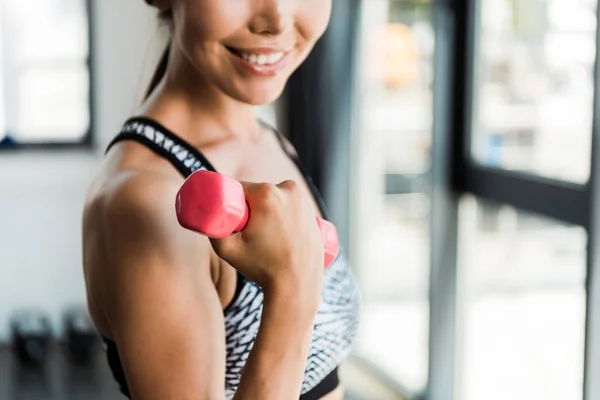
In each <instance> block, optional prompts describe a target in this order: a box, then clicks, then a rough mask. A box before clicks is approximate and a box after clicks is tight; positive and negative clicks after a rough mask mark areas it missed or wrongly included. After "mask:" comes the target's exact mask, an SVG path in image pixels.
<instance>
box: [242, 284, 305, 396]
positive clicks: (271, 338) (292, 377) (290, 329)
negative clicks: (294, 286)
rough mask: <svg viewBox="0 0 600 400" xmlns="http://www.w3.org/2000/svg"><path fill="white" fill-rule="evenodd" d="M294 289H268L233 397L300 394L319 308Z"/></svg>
mask: <svg viewBox="0 0 600 400" xmlns="http://www.w3.org/2000/svg"><path fill="white" fill-rule="evenodd" d="M292 293H293V291H292V292H290V291H287V292H283V291H281V292H279V293H272V294H270V295H269V294H267V293H265V300H264V305H263V314H262V318H261V324H260V329H259V331H258V334H257V337H256V340H255V342H254V346H253V348H252V351H251V352H250V355H249V357H248V360H247V362H246V366H245V368H244V371H243V374H242V378H241V381H240V384H239V386H238V390H237V392H236V395H235V396H234V400H242V399H243V400H253V399H260V400H263V399H264V400H270V399H277V400H280V399H294V398H296V399H297V398H298V397H299V396H300V390H301V385H302V378H303V376H304V369H305V366H306V359H307V357H308V351H309V348H310V341H311V336H312V328H313V320H314V314H315V311H316V309H312V308H311V307H307V305H306V303H305V302H304V303H303V299H302V297H301V296H300V295H294V294H292Z"/></svg>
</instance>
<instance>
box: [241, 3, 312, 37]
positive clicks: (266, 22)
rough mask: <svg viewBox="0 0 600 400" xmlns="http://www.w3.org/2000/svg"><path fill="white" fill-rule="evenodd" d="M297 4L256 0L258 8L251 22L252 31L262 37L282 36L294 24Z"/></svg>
mask: <svg viewBox="0 0 600 400" xmlns="http://www.w3.org/2000/svg"><path fill="white" fill-rule="evenodd" d="M300 1H302V0H300ZM296 2H297V0H256V4H257V8H256V13H255V14H254V17H253V18H252V20H251V22H250V30H251V31H252V33H256V34H261V35H280V34H282V33H283V32H285V31H286V30H288V29H289V28H290V27H291V26H292V25H293V23H294V22H293V21H294V12H295V7H296V6H295V4H296Z"/></svg>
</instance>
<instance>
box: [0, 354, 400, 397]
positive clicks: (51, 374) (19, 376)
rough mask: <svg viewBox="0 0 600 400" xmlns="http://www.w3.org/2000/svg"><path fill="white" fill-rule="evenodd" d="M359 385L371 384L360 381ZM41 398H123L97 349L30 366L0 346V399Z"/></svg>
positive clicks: (352, 371)
mask: <svg viewBox="0 0 600 400" xmlns="http://www.w3.org/2000/svg"><path fill="white" fill-rule="evenodd" d="M342 375H343V376H342V380H344V381H354V382H357V370H356V368H352V367H351V366H349V365H346V366H345V367H344V368H343V373H342ZM344 375H345V376H344ZM344 378H346V379H344ZM360 386H362V387H363V388H364V387H365V386H371V385H369V384H366V385H364V382H361V384H360ZM349 392H350V393H348V394H347V396H346V398H345V400H370V399H373V398H377V399H387V398H389V399H392V397H387V396H385V395H384V396H383V397H381V396H382V395H381V394H377V395H375V397H373V396H372V395H367V396H366V397H365V396H364V394H359V393H360V391H359V392H358V393H354V391H353V390H350V391H349ZM371 393H373V392H371ZM42 399H43V400H84V399H85V400H109V399H110V400H119V399H123V400H125V397H123V396H122V395H121V394H120V393H119V391H118V388H117V385H116V383H115V381H114V380H113V378H112V375H111V372H110V370H109V369H108V366H107V363H106V359H105V358H104V357H103V354H102V351H101V349H100V348H99V349H98V351H97V353H95V355H94V357H93V358H92V359H91V361H90V362H89V363H88V364H82V365H79V364H76V363H74V362H71V361H70V360H69V358H68V357H67V352H66V349H65V348H64V347H63V346H62V345H60V344H55V345H53V347H52V348H51V350H50V353H49V357H48V360H47V362H46V364H45V365H44V366H42V367H40V368H33V367H26V366H23V365H21V363H19V362H18V360H17V359H16V357H15V354H14V352H13V350H12V348H11V347H9V346H0V400H42Z"/></svg>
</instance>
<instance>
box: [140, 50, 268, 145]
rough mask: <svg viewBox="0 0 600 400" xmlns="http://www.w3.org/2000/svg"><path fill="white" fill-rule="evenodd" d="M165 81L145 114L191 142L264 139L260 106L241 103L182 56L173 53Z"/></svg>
mask: <svg viewBox="0 0 600 400" xmlns="http://www.w3.org/2000/svg"><path fill="white" fill-rule="evenodd" d="M168 65H169V67H168V68H167V72H166V74H165V77H164V78H163V80H162V81H161V83H160V84H159V85H158V87H157V88H156V90H155V91H154V93H153V94H152V96H151V97H150V98H149V99H148V100H147V101H146V103H145V104H144V106H143V110H142V112H143V113H144V114H146V115H148V116H150V117H155V118H157V119H159V120H160V122H162V123H164V124H166V125H168V126H169V128H171V129H173V130H174V131H175V132H178V134H180V135H182V136H186V139H188V140H189V141H190V142H193V143H194V142H196V143H197V142H213V141H218V140H223V139H235V138H238V139H253V138H257V137H259V136H260V131H261V128H260V124H259V123H258V120H257V114H256V111H257V110H256V106H254V105H250V104H247V103H243V102H240V101H238V100H236V99H234V98H232V97H230V96H228V95H226V94H225V93H223V92H222V91H221V90H220V89H219V88H217V87H216V86H215V85H214V84H212V83H211V82H210V81H209V80H207V79H206V77H205V76H203V75H202V74H201V73H200V72H199V71H198V70H197V69H195V68H194V67H193V66H192V65H191V63H190V62H189V60H187V58H186V57H185V56H184V55H183V54H181V53H180V52H176V51H172V52H171V54H170V57H169V64H168Z"/></svg>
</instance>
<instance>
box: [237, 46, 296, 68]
mask: <svg viewBox="0 0 600 400" xmlns="http://www.w3.org/2000/svg"><path fill="white" fill-rule="evenodd" d="M227 50H229V51H230V52H231V53H233V54H234V55H236V56H237V57H239V58H241V59H243V60H244V61H246V62H248V63H250V64H253V65H257V66H269V65H275V64H277V63H278V62H279V61H280V60H281V59H282V58H283V57H284V56H285V55H286V53H287V52H286V51H284V50H278V49H270V48H256V49H236V48H233V47H227Z"/></svg>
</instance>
